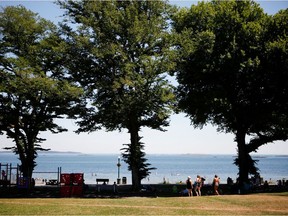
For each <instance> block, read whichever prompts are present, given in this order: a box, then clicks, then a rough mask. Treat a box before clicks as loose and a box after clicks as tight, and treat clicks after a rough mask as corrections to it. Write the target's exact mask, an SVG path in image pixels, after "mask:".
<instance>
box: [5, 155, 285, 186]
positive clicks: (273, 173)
mask: <svg viewBox="0 0 288 216" xmlns="http://www.w3.org/2000/svg"><path fill="white" fill-rule="evenodd" d="M147 158H148V162H149V163H151V166H152V167H155V168H157V169H156V170H152V171H151V175H150V176H149V178H147V179H145V180H143V181H142V183H145V184H146V183H151V184H157V183H163V181H166V182H168V183H177V182H180V181H185V180H186V178H187V176H191V177H192V179H193V178H195V179H196V175H201V176H203V177H205V178H206V180H207V181H206V182H207V183H211V182H212V179H213V177H214V175H215V174H217V175H218V176H220V178H221V181H222V182H223V183H224V182H226V179H227V178H228V177H231V178H232V179H233V180H234V181H235V179H236V178H237V173H238V168H237V167H236V166H235V165H234V164H233V162H234V159H235V156H233V155H189V154H183V155H154V154H152V155H147ZM253 158H254V159H257V160H259V161H258V167H259V169H260V174H261V176H262V177H263V178H264V180H268V181H269V180H271V181H272V182H276V181H277V180H278V179H286V180H287V179H288V166H287V165H288V155H283V156H280V155H277V156H273V155H257V156H254V157H253ZM36 162H37V166H36V168H35V172H34V175H33V177H34V178H41V179H57V173H56V172H57V170H58V167H61V170H62V173H84V179H85V183H87V184H95V183H96V181H95V180H96V178H108V179H110V183H113V182H114V181H116V179H117V177H118V167H117V163H118V155H113V154H107V155H106V154H102V155H97V154H95V155H94V154H81V153H39V155H38V158H37V160H36ZM0 163H2V165H3V164H7V163H9V164H10V163H12V165H13V166H16V165H17V163H19V160H18V158H17V156H16V155H14V154H12V153H7V152H5V153H3V152H1V153H0ZM2 169H3V166H2ZM42 172H54V173H42ZM123 177H126V178H127V183H128V184H131V173H130V172H129V171H128V170H127V164H125V162H124V161H122V160H121V167H120V178H121V179H122V178H123Z"/></svg>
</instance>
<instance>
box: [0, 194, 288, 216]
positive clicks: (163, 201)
mask: <svg viewBox="0 0 288 216" xmlns="http://www.w3.org/2000/svg"><path fill="white" fill-rule="evenodd" d="M0 206H1V208H0V214H1V215H96V214H97V215H195V214H200V215H207V214H209V215H213V214H215V215H219V214H222V215H287V214H288V193H287V192H286V193H279V194H253V195H225V196H202V197H173V198H171V197H169V198H164V197H161V198H141V197H133V198H119V199H115V198H114V199H99V198H93V199H92V198H43V199H40V198H30V199H29V198H20V199H19V198H9V199H6V198H5V199H0Z"/></svg>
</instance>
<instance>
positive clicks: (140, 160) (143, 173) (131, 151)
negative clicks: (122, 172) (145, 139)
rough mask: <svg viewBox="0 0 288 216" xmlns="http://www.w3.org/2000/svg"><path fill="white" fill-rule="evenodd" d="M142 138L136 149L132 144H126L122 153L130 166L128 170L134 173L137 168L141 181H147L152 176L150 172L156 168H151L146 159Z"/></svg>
mask: <svg viewBox="0 0 288 216" xmlns="http://www.w3.org/2000/svg"><path fill="white" fill-rule="evenodd" d="M140 139H141V137H140V138H139V139H138V145H137V146H136V148H133V146H132V145H131V144H124V146H126V147H124V148H122V149H121V150H124V152H123V153H122V156H123V159H124V161H125V162H126V163H127V164H128V165H129V166H128V170H130V171H132V169H133V166H134V165H135V166H136V167H137V172H138V176H139V180H140V181H141V180H142V179H145V178H146V177H148V176H149V175H150V173H151V172H150V171H151V170H154V169H156V168H154V167H152V168H151V167H150V165H151V164H150V163H147V159H146V158H145V155H146V154H145V152H144V151H143V149H144V143H142V142H140Z"/></svg>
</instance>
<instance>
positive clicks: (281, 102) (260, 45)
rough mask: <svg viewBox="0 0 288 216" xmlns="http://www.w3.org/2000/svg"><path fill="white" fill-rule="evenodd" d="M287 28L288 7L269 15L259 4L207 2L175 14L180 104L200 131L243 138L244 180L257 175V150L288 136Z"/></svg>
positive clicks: (240, 159)
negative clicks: (254, 156) (253, 156)
mask: <svg viewBox="0 0 288 216" xmlns="http://www.w3.org/2000/svg"><path fill="white" fill-rule="evenodd" d="M286 23H287V10H285V11H280V12H279V13H278V14H276V15H275V16H268V15H266V14H264V12H263V10H262V9H261V8H260V7H259V5H258V4H257V3H255V2H253V1H211V2H202V3H199V4H198V5H196V6H192V7H191V8H190V9H189V10H188V9H185V10H181V11H179V12H178V13H177V14H175V16H174V23H173V24H174V29H175V31H176V33H177V38H178V43H177V49H178V51H179V55H180V58H179V59H180V60H179V61H178V67H177V69H178V71H177V79H178V82H179V87H178V90H179V94H178V96H179V99H180V102H179V106H180V108H181V109H182V110H183V111H184V112H186V113H187V114H188V115H189V116H190V118H191V122H192V124H193V125H194V126H195V127H203V125H205V124H206V123H212V124H214V125H217V126H218V130H219V131H224V132H232V133H234V134H235V135H236V138H235V141H236V142H237V144H238V154H239V157H238V160H237V161H236V163H237V164H238V165H239V168H240V178H242V180H244V181H245V180H247V178H248V173H249V172H250V173H252V170H253V173H254V171H256V167H255V166H254V160H252V159H251V157H250V156H249V153H250V152H252V151H257V149H258V148H259V147H260V146H262V145H264V144H266V143H269V142H273V141H275V140H287V138H288V133H287V132H288V131H287V125H288V117H287V113H288V112H287V101H288V99H287V87H288V81H287V80H288V79H287V78H288V77H287V75H288V74H287V71H288V70H287V59H288V58H287V36H286V33H287V25H286ZM246 135H249V136H250V137H251V139H250V141H249V142H248V143H246V139H245V137H246ZM247 167H249V169H248V168H247ZM243 170H244V171H243ZM242 171H243V172H242Z"/></svg>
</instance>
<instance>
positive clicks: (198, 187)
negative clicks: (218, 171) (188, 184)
mask: <svg viewBox="0 0 288 216" xmlns="http://www.w3.org/2000/svg"><path fill="white" fill-rule="evenodd" d="M194 185H195V193H196V196H201V186H202V179H201V177H200V176H199V175H197V178H196V180H195V183H194Z"/></svg>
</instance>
